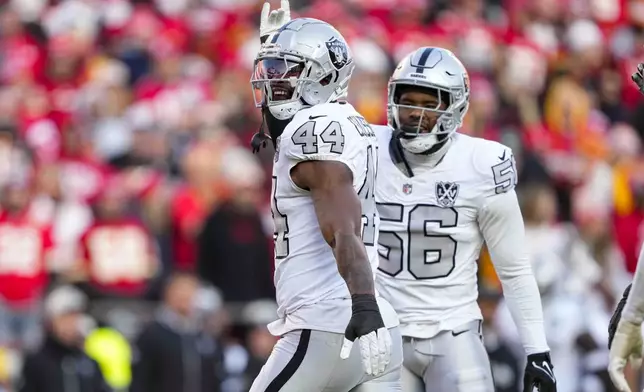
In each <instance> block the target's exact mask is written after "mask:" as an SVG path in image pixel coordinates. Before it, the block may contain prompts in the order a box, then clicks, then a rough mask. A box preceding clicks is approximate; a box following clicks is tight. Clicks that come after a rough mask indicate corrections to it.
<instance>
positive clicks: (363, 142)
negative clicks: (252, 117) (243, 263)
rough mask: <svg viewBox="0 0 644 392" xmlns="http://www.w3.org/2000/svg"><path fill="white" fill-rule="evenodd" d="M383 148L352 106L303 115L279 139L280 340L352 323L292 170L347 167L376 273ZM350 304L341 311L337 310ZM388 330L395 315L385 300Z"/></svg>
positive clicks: (345, 294) (341, 285)
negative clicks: (311, 163)
mask: <svg viewBox="0 0 644 392" xmlns="http://www.w3.org/2000/svg"><path fill="white" fill-rule="evenodd" d="M377 153H378V145H377V139H376V137H375V134H374V132H373V129H372V128H371V127H369V126H368V124H367V123H366V122H365V120H364V118H363V117H362V116H361V115H360V114H359V113H358V112H356V111H355V109H354V108H353V106H351V105H350V104H348V103H345V104H340V103H327V104H322V105H317V106H314V107H312V108H310V109H305V110H301V111H300V112H298V113H297V114H296V115H295V117H294V118H293V121H292V122H291V123H290V124H289V125H288V126H287V127H286V129H285V130H284V133H283V134H282V135H281V136H280V138H279V140H278V145H277V152H276V154H275V164H274V166H273V197H272V212H273V219H274V222H275V234H274V236H275V287H276V291H277V304H278V306H279V308H278V316H279V318H280V319H279V320H278V321H276V322H275V323H273V324H271V325H269V329H270V330H271V332H272V333H273V334H275V335H282V334H284V333H285V332H288V331H290V330H293V329H301V328H308V329H315V330H320V331H327V332H336V333H344V330H345V329H346V327H347V324H348V323H349V319H350V318H351V295H350V294H349V289H348V288H347V284H346V282H345V281H344V279H343V278H342V276H340V274H339V273H338V267H337V264H336V260H335V256H334V254H333V250H332V249H331V247H330V246H329V245H328V244H327V243H326V241H325V240H324V237H323V236H322V232H321V231H320V227H319V225H318V220H317V215H316V212H315V207H314V205H313V200H312V199H311V197H310V195H309V192H308V191H306V190H303V189H300V188H299V187H298V186H297V185H295V184H294V183H293V181H292V180H291V176H290V172H291V169H292V168H293V167H294V166H295V165H297V164H298V163H300V162H303V161H307V160H325V161H337V162H342V163H344V164H345V165H346V166H347V167H348V168H349V169H350V170H351V172H352V174H353V185H354V188H355V189H356V192H358V195H359V196H360V199H361V201H362V211H363V223H364V228H363V241H364V244H365V247H366V249H367V254H368V255H369V260H370V261H371V265H372V268H373V270H374V277H375V271H376V269H377V267H378V251H377V248H376V243H377V241H378V231H377V227H378V214H377V211H376V207H375V199H374V186H375V184H374V181H375V175H376V170H377V164H378V156H377ZM339 302H345V304H344V306H338V303H339ZM380 304H381V307H383V304H384V305H385V306H384V308H385V309H381V311H382V312H383V314H382V316H383V319H384V321H385V324H386V326H387V327H393V326H395V325H396V324H397V317H396V316H395V313H393V312H391V311H388V310H390V307H389V304H388V303H387V302H386V301H383V300H382V299H381V302H380Z"/></svg>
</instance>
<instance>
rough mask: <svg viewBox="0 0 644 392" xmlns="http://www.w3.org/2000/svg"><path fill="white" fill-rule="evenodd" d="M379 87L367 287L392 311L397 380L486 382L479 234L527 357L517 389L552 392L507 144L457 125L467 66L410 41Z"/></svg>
mask: <svg viewBox="0 0 644 392" xmlns="http://www.w3.org/2000/svg"><path fill="white" fill-rule="evenodd" d="M388 94H389V95H388V126H379V127H374V129H375V131H376V134H377V136H378V140H379V145H380V148H379V153H380V160H379V164H380V166H379V172H378V180H377V182H376V202H377V207H378V212H379V214H380V219H381V226H380V238H379V246H380V249H379V250H380V266H379V270H378V275H377V280H376V287H377V290H378V292H380V293H381V294H382V296H383V297H385V298H386V299H388V300H389V302H390V303H391V304H392V305H393V307H394V309H395V310H396V312H397V313H398V316H399V318H400V329H401V331H402V334H403V353H404V369H403V389H404V390H405V391H412V392H414V391H440V392H455V391H485V392H488V391H489V392H493V391H494V385H493V381H492V374H491V370H490V362H489V359H488V356H487V353H486V351H485V347H484V345H483V342H482V336H481V319H482V316H481V310H480V309H479V306H478V304H477V297H478V290H477V261H478V257H479V252H480V251H481V247H482V245H483V242H485V243H486V244H487V247H488V249H489V251H490V255H491V257H492V261H493V263H494V266H495V270H496V272H497V274H498V276H499V278H500V280H501V284H502V286H503V294H504V296H505V299H506V302H507V304H508V307H509V309H510V311H511V313H512V316H513V319H514V321H515V323H516V325H517V328H518V330H519V333H520V337H521V340H522V343H523V347H524V349H525V352H526V355H527V365H526V369H525V376H524V387H523V388H524V391H532V390H533V388H536V389H538V390H539V391H542V392H546V391H556V382H555V375H554V373H553V366H552V363H551V361H550V355H549V348H548V344H547V342H546V337H545V332H544V327H543V314H542V308H541V299H540V295H539V290H538V288H537V284H536V281H535V279H534V276H533V274H532V270H531V266H530V262H529V260H528V257H527V254H526V252H525V249H526V247H525V245H524V241H525V239H524V226H523V218H522V215H521V211H520V209H519V203H518V201H517V196H516V193H515V186H516V184H517V172H516V165H515V161H514V157H513V154H512V151H511V149H510V148H508V147H506V146H504V145H502V144H499V143H496V142H492V141H488V140H485V139H480V138H475V137H470V136H467V135H464V134H461V133H458V132H457V131H458V129H459V127H460V126H461V124H462V122H463V118H464V116H465V114H466V112H467V109H468V105H469V99H470V86H469V78H468V74H467V71H466V70H465V68H464V66H463V65H462V63H461V62H460V61H459V60H458V59H457V58H456V57H455V56H454V54H452V53H451V52H450V51H448V50H446V49H442V48H433V47H424V48H419V49H417V50H416V51H414V52H413V53H411V54H410V55H408V56H407V57H406V58H404V59H403V60H402V61H401V62H400V64H399V65H398V66H397V68H396V69H395V71H394V73H393V75H392V77H391V79H390V81H389V86H388Z"/></svg>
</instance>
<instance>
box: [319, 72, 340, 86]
mask: <svg viewBox="0 0 644 392" xmlns="http://www.w3.org/2000/svg"><path fill="white" fill-rule="evenodd" d="M333 74H335V75H336V77H337V72H332V73H330V74H328V75H327V76H326V77H324V79H322V80H320V84H321V85H322V86H328V85H329V83H331V79H333Z"/></svg>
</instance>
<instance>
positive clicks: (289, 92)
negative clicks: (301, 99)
mask: <svg viewBox="0 0 644 392" xmlns="http://www.w3.org/2000/svg"><path fill="white" fill-rule="evenodd" d="M271 92H272V93H273V94H272V95H273V101H285V100H287V99H291V97H293V88H291V87H290V86H289V87H283V86H278V85H276V84H272V85H271Z"/></svg>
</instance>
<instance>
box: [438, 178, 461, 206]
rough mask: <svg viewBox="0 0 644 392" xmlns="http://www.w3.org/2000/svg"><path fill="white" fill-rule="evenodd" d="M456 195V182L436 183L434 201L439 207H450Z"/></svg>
mask: <svg viewBox="0 0 644 392" xmlns="http://www.w3.org/2000/svg"><path fill="white" fill-rule="evenodd" d="M456 196H458V184H455V183H453V182H442V181H441V182H437V183H436V201H437V202H438V204H439V205H440V206H441V207H452V206H453V205H454V202H455V201H456Z"/></svg>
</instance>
